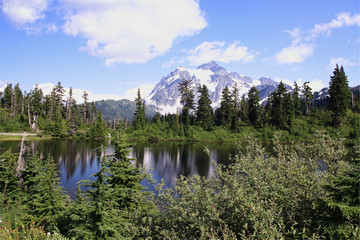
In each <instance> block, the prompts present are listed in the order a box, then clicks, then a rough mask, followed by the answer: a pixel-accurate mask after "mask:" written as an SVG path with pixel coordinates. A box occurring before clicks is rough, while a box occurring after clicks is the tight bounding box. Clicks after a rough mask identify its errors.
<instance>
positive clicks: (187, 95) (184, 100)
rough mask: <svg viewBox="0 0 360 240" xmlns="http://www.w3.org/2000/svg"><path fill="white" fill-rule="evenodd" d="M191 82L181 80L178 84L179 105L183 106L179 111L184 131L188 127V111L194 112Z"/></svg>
mask: <svg viewBox="0 0 360 240" xmlns="http://www.w3.org/2000/svg"><path fill="white" fill-rule="evenodd" d="M191 83H192V81H191V80H185V79H184V80H183V81H182V82H181V83H179V86H178V90H179V92H180V103H181V104H182V105H183V108H182V111H181V122H182V123H183V125H184V126H185V128H186V130H187V129H188V128H189V126H190V111H191V110H194V98H195V95H194V90H193V89H192V88H191Z"/></svg>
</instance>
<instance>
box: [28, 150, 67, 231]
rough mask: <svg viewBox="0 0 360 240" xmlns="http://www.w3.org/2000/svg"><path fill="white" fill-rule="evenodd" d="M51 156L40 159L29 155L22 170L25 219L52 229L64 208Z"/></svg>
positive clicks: (63, 200)
mask: <svg viewBox="0 0 360 240" xmlns="http://www.w3.org/2000/svg"><path fill="white" fill-rule="evenodd" d="M56 168H57V165H56V163H55V161H54V159H53V158H52V157H48V158H47V159H40V158H39V156H38V155H37V154H35V155H33V156H31V157H30V158H29V160H28V162H27V166H26V168H25V170H24V172H23V177H24V183H25V186H26V189H27V191H26V196H27V198H26V200H25V204H26V206H27V209H28V215H27V216H26V219H27V220H28V222H31V221H34V222H36V223H38V224H39V225H41V226H44V227H45V228H46V229H47V230H54V229H55V228H56V223H57V220H58V218H59V217H60V216H61V215H62V213H63V212H64V210H65V195H64V193H63V192H62V190H61V188H60V187H59V180H60V178H59V173H58V171H57V170H56Z"/></svg>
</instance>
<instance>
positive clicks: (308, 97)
mask: <svg viewBox="0 0 360 240" xmlns="http://www.w3.org/2000/svg"><path fill="white" fill-rule="evenodd" d="M302 93H303V94H304V104H305V115H306V116H307V115H309V114H310V105H311V103H312V100H313V99H314V95H313V94H312V92H311V87H310V86H309V82H304V84H303V90H302Z"/></svg>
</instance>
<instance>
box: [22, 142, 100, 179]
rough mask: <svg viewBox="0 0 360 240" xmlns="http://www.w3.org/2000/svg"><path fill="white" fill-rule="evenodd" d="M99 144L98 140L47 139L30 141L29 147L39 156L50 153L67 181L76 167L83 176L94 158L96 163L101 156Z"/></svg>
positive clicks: (45, 155)
mask: <svg viewBox="0 0 360 240" xmlns="http://www.w3.org/2000/svg"><path fill="white" fill-rule="evenodd" d="M99 146H100V143H98V142H85V141H66V140H62V141H59V140H48V141H36V142H30V146H29V147H30V149H31V151H32V152H38V153H39V156H40V157H41V158H42V157H47V156H48V155H49V154H50V155H51V156H52V157H53V158H54V159H55V162H56V163H57V164H58V167H59V170H60V172H61V173H62V174H63V175H64V176H66V180H67V181H69V179H70V178H71V177H73V176H74V174H75V172H76V170H77V168H78V167H80V175H81V176H84V174H85V173H86V170H87V169H88V167H89V164H90V166H92V164H93V163H94V162H95V161H96V160H97V161H96V162H97V163H98V161H99V159H100V158H101V151H100V150H99V149H98V148H99ZM95 149H97V150H95ZM87 177H88V176H87Z"/></svg>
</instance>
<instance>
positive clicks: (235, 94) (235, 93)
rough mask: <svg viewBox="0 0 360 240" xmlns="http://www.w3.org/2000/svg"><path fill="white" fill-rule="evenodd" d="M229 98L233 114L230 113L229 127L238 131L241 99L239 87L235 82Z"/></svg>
mask: <svg viewBox="0 0 360 240" xmlns="http://www.w3.org/2000/svg"><path fill="white" fill-rule="evenodd" d="M231 98H232V102H233V115H232V122H231V129H232V130H233V131H234V132H239V129H240V126H241V110H240V107H241V100H240V97H239V89H238V87H237V83H235V84H234V86H233V89H232V92H231Z"/></svg>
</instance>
